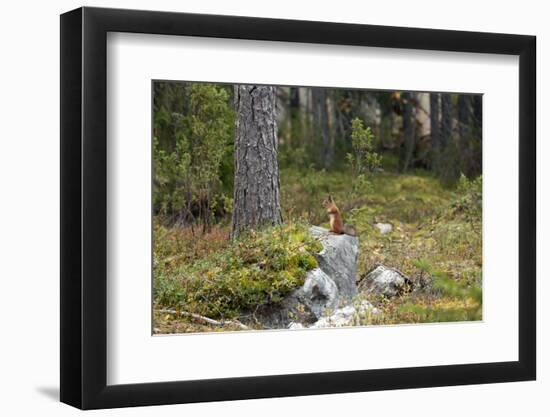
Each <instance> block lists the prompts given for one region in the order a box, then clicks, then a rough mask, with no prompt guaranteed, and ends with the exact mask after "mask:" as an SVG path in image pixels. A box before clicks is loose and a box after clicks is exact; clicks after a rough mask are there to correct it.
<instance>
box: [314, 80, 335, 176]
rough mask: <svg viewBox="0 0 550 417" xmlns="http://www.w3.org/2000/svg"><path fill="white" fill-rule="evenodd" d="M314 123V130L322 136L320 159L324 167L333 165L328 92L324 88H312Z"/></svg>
mask: <svg viewBox="0 0 550 417" xmlns="http://www.w3.org/2000/svg"><path fill="white" fill-rule="evenodd" d="M311 94H312V101H313V125H314V131H315V132H317V133H318V135H319V136H320V138H321V152H320V155H319V156H320V160H321V165H322V166H323V168H329V167H330V166H331V165H332V156H333V155H332V154H333V152H332V149H331V148H330V131H329V125H328V110H327V92H326V90H325V89H324V88H312V89H311Z"/></svg>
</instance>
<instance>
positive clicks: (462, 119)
mask: <svg viewBox="0 0 550 417" xmlns="http://www.w3.org/2000/svg"><path fill="white" fill-rule="evenodd" d="M457 113H458V135H459V138H460V152H459V153H460V161H461V163H460V168H461V171H462V172H463V173H464V174H465V175H466V176H468V177H470V176H471V172H472V162H471V159H472V143H471V142H472V97H471V96H470V95H467V94H459V95H458V100H457Z"/></svg>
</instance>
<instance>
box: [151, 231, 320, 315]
mask: <svg viewBox="0 0 550 417" xmlns="http://www.w3.org/2000/svg"><path fill="white" fill-rule="evenodd" d="M157 228H160V229H163V231H160V232H159V233H160V234H161V238H160V239H159V240H162V241H163V242H159V245H158V246H155V266H154V274H155V280H154V297H155V304H156V306H157V307H171V308H176V309H181V310H185V311H188V312H192V313H197V314H201V315H205V316H208V317H211V318H214V319H230V318H235V317H237V316H239V315H241V314H242V313H243V312H246V311H250V310H252V309H255V308H257V307H258V306H260V305H266V304H271V303H278V302H280V301H282V300H283V298H284V297H285V296H286V295H288V294H289V293H290V292H291V291H292V290H294V289H295V288H297V287H299V286H301V285H303V283H304V279H305V276H306V273H307V271H309V270H311V269H313V268H315V267H317V260H316V258H315V254H316V253H318V252H319V251H320V250H321V249H322V245H321V244H320V243H319V242H318V241H317V240H315V239H314V238H313V237H311V236H310V234H309V232H308V229H307V225H306V224H303V223H290V224H284V225H282V226H274V227H270V228H267V229H264V230H261V231H251V232H249V233H247V234H245V235H242V236H240V237H239V240H237V241H234V242H231V241H229V240H227V241H225V242H224V244H223V245H216V248H215V250H210V249H203V250H202V253H201V254H200V256H197V257H195V258H194V259H193V260H192V261H191V262H189V261H186V262H183V261H184V260H185V256H184V254H183V255H182V256H180V258H179V260H177V261H176V264H175V265H174V259H173V256H168V257H167V256H166V255H167V254H168V253H170V251H167V250H166V247H165V246H166V241H171V242H172V244H173V245H176V244H177V243H176V242H177V241H178V239H175V238H173V237H172V239H170V238H168V239H166V238H167V236H166V234H164V235H162V234H163V232H164V233H168V234H170V233H175V232H174V231H173V228H172V229H164V228H163V227H162V226H158V227H157ZM207 238H208V236H206V237H202V238H201V240H205V239H207ZM156 241H157V239H155V242H156ZM187 243H188V244H189V245H193V242H192V240H191V241H189V242H187ZM161 245H163V246H161ZM195 249H196V248H195Z"/></svg>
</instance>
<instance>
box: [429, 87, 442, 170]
mask: <svg viewBox="0 0 550 417" xmlns="http://www.w3.org/2000/svg"><path fill="white" fill-rule="evenodd" d="M430 131H431V134H430V135H431V138H432V169H433V170H434V171H436V172H438V171H439V167H440V165H441V164H440V161H441V130H440V122H439V94H438V93H430Z"/></svg>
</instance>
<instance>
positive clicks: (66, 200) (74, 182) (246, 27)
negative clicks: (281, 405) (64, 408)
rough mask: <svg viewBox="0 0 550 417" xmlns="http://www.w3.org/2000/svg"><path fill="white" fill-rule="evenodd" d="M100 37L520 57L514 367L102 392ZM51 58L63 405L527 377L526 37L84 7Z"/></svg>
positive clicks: (531, 40) (532, 101) (532, 328)
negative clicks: (56, 92) (57, 147)
mask: <svg viewBox="0 0 550 417" xmlns="http://www.w3.org/2000/svg"><path fill="white" fill-rule="evenodd" d="M108 32H131V33H147V34H162V35H185V36H200V37H215V38H235V39H254V40H268V41H285V42H305V43H319V44H332V45H355V46H370V47H382V48H402V49H420V50H440V51H456V52H475V53H490V54H506V55H516V56H519V132H518V138H519V155H518V158H519V293H518V297H519V360H518V361H513V362H496V363H477V364H467V365H445V366H427V367H426V366H424V367H412V368H397V369H375V370H357V371H345V372H328V373H310V374H293V375H274V376H255V377H240V378H228V379H209V380H199V381H173V382H162V383H142V384H131V385H112V386H109V385H107V383H106V380H107V335H106V333H107V303H106V300H107V272H106V271H107V252H106V248H107V180H108V178H107V140H106V131H107V130H106V128H107V111H106V93H107V82H106V81H107V73H106V59H107V58H106V55H107V54H106V46H107V41H106V40H107V33H108ZM60 56H61V310H60V314H61V401H62V402H64V403H67V404H70V405H72V406H75V407H78V408H82V409H94V408H111V407H124V406H142V405H156V404H174V403H190V402H201V401H218V400H237V399H250V398H263V397H281V396H298V395H312V394H328V393H343V392H357V391H376V390H388V389H402V388H421V387H434V386H449V385H464V384H482V383H496V382H507V381H525V380H534V379H535V377H536V314H535V313H536V304H535V301H536V283H535V277H536V266H535V265H536V259H535V258H536V157H535V156H536V144H535V139H536V138H535V136H536V131H535V122H536V120H535V117H536V116H535V114H536V112H535V108H536V92H535V87H536V81H535V80H536V38H535V37H534V36H524V35H510V34H494V33H478V32H461V31H449V30H432V29H415V28H403V27H387V26H371V25H357V24H341V23H323V22H311V21H293V20H277V19H265V18H251V17H233V16H216V15H199V14H185V13H170V12H153V11H136V10H120V9H102V8H88V7H84V8H79V9H77V10H73V11H70V12H68V13H65V14H63V15H61V53H60Z"/></svg>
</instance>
